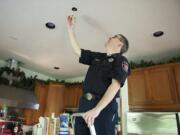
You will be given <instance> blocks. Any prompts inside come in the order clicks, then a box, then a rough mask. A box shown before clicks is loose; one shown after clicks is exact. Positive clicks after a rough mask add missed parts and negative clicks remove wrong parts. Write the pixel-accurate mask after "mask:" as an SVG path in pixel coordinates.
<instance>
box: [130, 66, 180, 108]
mask: <svg viewBox="0 0 180 135" xmlns="http://www.w3.org/2000/svg"><path fill="white" fill-rule="evenodd" d="M128 95H129V109H130V111H180V63H173V64H165V65H159V66H152V67H147V68H140V69H135V70H133V71H132V73H131V75H130V76H129V77H128Z"/></svg>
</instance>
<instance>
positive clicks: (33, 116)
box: [24, 81, 48, 125]
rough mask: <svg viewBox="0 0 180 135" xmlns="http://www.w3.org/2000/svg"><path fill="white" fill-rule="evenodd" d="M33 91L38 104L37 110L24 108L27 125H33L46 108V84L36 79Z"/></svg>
mask: <svg viewBox="0 0 180 135" xmlns="http://www.w3.org/2000/svg"><path fill="white" fill-rule="evenodd" d="M34 91H35V95H36V97H37V100H38V102H39V105H40V106H39V109H38V110H33V109H24V117H25V123H26V124H27V125H33V124H35V123H38V121H39V117H40V116H44V112H45V109H46V99H47V95H48V85H47V84H44V83H42V82H40V81H37V82H36V86H35V90H34Z"/></svg>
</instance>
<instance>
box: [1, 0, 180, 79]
mask: <svg viewBox="0 0 180 135" xmlns="http://www.w3.org/2000/svg"><path fill="white" fill-rule="evenodd" d="M73 6H75V7H77V8H78V12H76V13H73V12H72V11H71V8H72V7H73ZM70 14H75V16H76V17H77V20H76V29H75V30H76V34H77V38H78V40H79V43H80V45H81V47H82V48H85V49H91V50H94V51H102V52H104V51H105V49H104V43H105V42H106V40H107V39H108V38H109V36H112V35H114V34H116V33H123V34H124V35H125V36H126V37H127V38H128V39H129V42H130V49H129V52H128V53H127V54H126V56H127V57H128V58H129V59H130V60H135V61H137V60H140V59H145V60H150V59H153V60H158V59H164V58H166V57H171V56H173V55H177V54H178V53H179V54H180V28H179V27H180V1H179V0H1V1H0V59H3V60H5V59H8V58H12V57H13V58H16V59H17V60H19V61H22V62H23V63H25V64H24V67H26V68H29V69H31V70H35V71H38V72H41V73H44V74H47V75H50V76H54V77H56V78H68V77H74V76H80V75H84V74H85V73H86V70H87V66H83V65H81V64H79V63H78V57H77V56H76V55H75V54H74V53H73V50H72V48H71V46H70V42H69V39H68V34H67V29H66V18H67V16H68V15H70ZM48 21H50V22H54V23H55V24H56V28H55V29H54V30H50V29H47V28H46V27H45V23H46V22H48ZM157 30H163V31H164V32H165V35H164V36H163V37H160V38H154V37H153V36H152V33H153V32H155V31H157ZM54 66H59V67H60V68H61V69H60V70H59V71H55V70H54V69H53V67H54Z"/></svg>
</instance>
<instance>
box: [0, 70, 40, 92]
mask: <svg viewBox="0 0 180 135" xmlns="http://www.w3.org/2000/svg"><path fill="white" fill-rule="evenodd" d="M36 77H37V75H35V76H34V77H32V76H31V77H26V75H25V73H24V72H23V71H20V69H19V68H18V69H14V68H9V67H2V68H0V84H4V85H11V86H14V87H17V88H22V89H27V90H34V87H35V81H36Z"/></svg>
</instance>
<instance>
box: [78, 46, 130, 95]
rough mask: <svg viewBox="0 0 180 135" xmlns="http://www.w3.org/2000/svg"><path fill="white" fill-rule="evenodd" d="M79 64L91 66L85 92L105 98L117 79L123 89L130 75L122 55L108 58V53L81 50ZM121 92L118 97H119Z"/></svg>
mask: <svg viewBox="0 0 180 135" xmlns="http://www.w3.org/2000/svg"><path fill="white" fill-rule="evenodd" d="M79 62H80V63H82V64H86V65H89V69H88V71H87V74H86V78H85V81H84V83H83V90H84V92H85V93H86V92H91V93H92V94H95V95H99V96H103V94H104V93H105V92H106V90H107V88H108V87H109V85H110V84H111V82H112V79H116V80H118V81H119V82H120V84H121V87H123V85H124V82H125V80H126V78H127V76H128V75H129V73H130V68H129V63H128V61H127V59H126V58H125V57H124V56H122V55H121V54H120V53H117V54H113V55H111V56H107V54H106V53H99V52H92V51H90V50H84V49H81V56H80V58H79ZM118 95H119V92H118V93H117V95H116V97H118Z"/></svg>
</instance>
